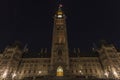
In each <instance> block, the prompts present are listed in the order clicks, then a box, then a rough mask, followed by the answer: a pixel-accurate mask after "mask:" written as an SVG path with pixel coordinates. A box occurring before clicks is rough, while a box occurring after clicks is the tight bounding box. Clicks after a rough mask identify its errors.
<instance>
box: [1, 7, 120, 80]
mask: <svg viewBox="0 0 120 80" xmlns="http://www.w3.org/2000/svg"><path fill="white" fill-rule="evenodd" d="M53 26H54V28H53V34H52V46H51V53H49V54H50V55H51V56H50V57H36V58H35V57H32V56H31V57H23V55H24V54H25V52H26V51H27V49H23V48H21V47H20V46H19V45H18V44H13V45H9V46H7V47H6V48H5V49H4V51H3V52H1V54H0V80H11V79H12V80H22V79H24V78H27V77H31V78H33V80H36V78H37V77H46V76H49V77H50V76H51V77H55V78H57V77H65V78H66V77H67V76H68V77H76V76H77V77H79V76H84V77H85V78H88V77H95V78H99V79H101V78H102V79H103V78H111V79H120V52H118V51H117V49H116V48H115V46H114V45H113V44H102V45H101V46H100V47H99V48H97V49H95V51H96V52H97V53H98V56H97V57H95V56H93V57H92V56H87V57H84V56H83V57H81V56H77V57H75V56H73V57H72V56H70V53H69V48H68V38H67V27H66V15H65V14H64V11H63V10H62V7H61V6H59V7H58V10H57V11H56V12H55V15H54V25H53ZM45 52H46V49H44V50H43V51H42V53H43V54H44V53H45ZM76 53H77V54H80V50H79V49H78V50H76ZM29 80H30V79H29ZM48 80H49V79H48ZM54 80H57V79H54ZM61 80H62V79H61ZM63 80H67V79H63Z"/></svg>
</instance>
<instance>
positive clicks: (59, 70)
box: [56, 66, 63, 76]
mask: <svg viewBox="0 0 120 80" xmlns="http://www.w3.org/2000/svg"><path fill="white" fill-rule="evenodd" d="M56 76H63V68H62V67H61V66H59V67H58V68H57V75H56Z"/></svg>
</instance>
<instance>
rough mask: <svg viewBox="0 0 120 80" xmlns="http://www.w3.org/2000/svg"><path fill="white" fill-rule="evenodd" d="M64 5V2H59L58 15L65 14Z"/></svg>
mask: <svg viewBox="0 0 120 80" xmlns="http://www.w3.org/2000/svg"><path fill="white" fill-rule="evenodd" d="M62 6H63V5H62V4H59V7H58V11H57V14H58V15H61V14H63V11H62Z"/></svg>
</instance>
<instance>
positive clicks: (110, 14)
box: [0, 0, 120, 52]
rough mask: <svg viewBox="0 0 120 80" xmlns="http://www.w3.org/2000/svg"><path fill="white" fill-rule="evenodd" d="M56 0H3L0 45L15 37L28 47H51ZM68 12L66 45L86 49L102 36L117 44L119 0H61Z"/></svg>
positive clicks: (119, 28) (38, 49)
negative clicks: (67, 42)
mask: <svg viewBox="0 0 120 80" xmlns="http://www.w3.org/2000/svg"><path fill="white" fill-rule="evenodd" d="M58 2H59V0H9V1H6V0H2V2H0V5H1V7H0V49H3V48H5V46H7V45H8V44H9V43H13V42H14V41H15V40H19V41H21V42H22V43H23V44H24V45H25V44H28V47H29V48H30V50H31V51H40V49H41V48H49V49H50V47H51V39H52V29H53V16H54V13H55V11H56V10H57V7H58ZM61 3H62V4H63V10H64V12H65V14H66V16H67V31H68V40H69V47H70V49H71V48H74V47H75V48H78V47H79V48H80V49H81V51H82V52H87V51H89V50H90V48H91V47H92V44H93V43H97V42H98V41H99V40H101V39H105V40H107V41H110V42H112V43H114V44H115V45H116V46H117V47H120V6H119V0H118V1H117V0H61Z"/></svg>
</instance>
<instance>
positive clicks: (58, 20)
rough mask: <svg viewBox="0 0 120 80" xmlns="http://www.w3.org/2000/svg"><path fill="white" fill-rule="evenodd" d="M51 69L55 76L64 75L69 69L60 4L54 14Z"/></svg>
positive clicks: (64, 21)
mask: <svg viewBox="0 0 120 80" xmlns="http://www.w3.org/2000/svg"><path fill="white" fill-rule="evenodd" d="M51 70H52V71H54V73H55V75H56V76H64V75H66V73H67V71H68V70H69V54H68V41H67V30H66V16H65V14H64V12H63V11H62V5H61V4H60V5H59V8H58V10H57V11H56V13H55V15H54V29H53V39H52V50H51Z"/></svg>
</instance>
